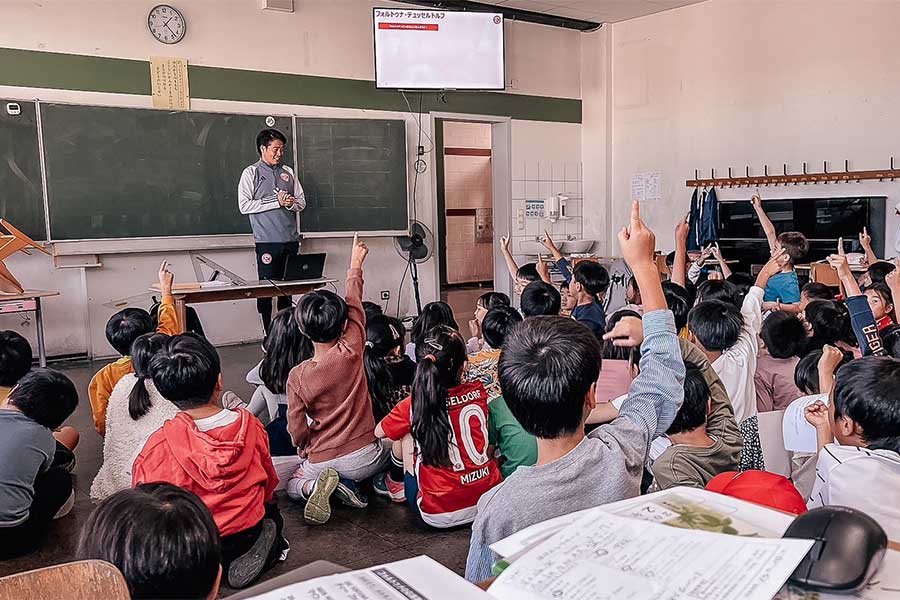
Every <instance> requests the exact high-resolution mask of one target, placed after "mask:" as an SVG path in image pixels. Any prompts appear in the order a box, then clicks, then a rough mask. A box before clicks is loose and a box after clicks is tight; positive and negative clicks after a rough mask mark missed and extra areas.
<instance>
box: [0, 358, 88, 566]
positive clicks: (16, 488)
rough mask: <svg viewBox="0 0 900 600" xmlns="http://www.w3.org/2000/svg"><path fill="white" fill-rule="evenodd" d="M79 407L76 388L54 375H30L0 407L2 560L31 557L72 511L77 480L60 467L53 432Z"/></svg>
mask: <svg viewBox="0 0 900 600" xmlns="http://www.w3.org/2000/svg"><path fill="white" fill-rule="evenodd" d="M77 405H78V392H76V391H75V385H74V384H73V383H72V382H71V380H69V378H68V377H66V376H65V375H63V374H62V373H60V372H58V371H54V370H52V369H37V370H35V371H32V372H30V373H28V374H26V375H25V376H24V377H22V378H21V379H20V380H19V382H18V384H17V385H16V387H15V388H13V390H12V391H11V392H10V394H9V396H7V397H6V398H4V399H3V400H2V401H0V430H2V431H3V435H2V436H0V453H2V455H3V460H0V558H12V557H14V556H19V555H22V554H25V553H27V552H30V551H31V550H32V549H34V548H35V546H36V545H37V544H38V543H39V542H40V541H42V539H43V535H44V533H45V532H46V530H47V529H48V527H49V525H50V523H51V521H52V520H53V519H57V518H59V517H63V516H65V515H66V514H68V512H69V511H70V510H71V508H72V505H73V504H74V502H75V490H74V489H73V487H72V475H71V474H70V473H69V471H67V470H66V468H65V466H60V465H57V464H55V461H54V458H55V456H56V454H57V452H56V447H57V445H58V444H59V441H58V440H56V439H55V438H54V434H53V430H54V429H56V428H58V427H59V426H60V425H62V424H63V422H64V421H65V420H66V419H67V418H69V416H70V415H71V414H72V413H73V412H74V411H75V407H76V406H77Z"/></svg>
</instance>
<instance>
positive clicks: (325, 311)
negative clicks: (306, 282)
mask: <svg viewBox="0 0 900 600" xmlns="http://www.w3.org/2000/svg"><path fill="white" fill-rule="evenodd" d="M294 320H296V321H297V325H298V326H299V327H300V331H301V332H302V333H303V335H305V336H306V337H308V338H309V339H311V340H312V341H314V342H319V343H326V342H333V341H334V340H336V339H338V338H339V337H341V333H343V332H344V325H345V324H346V323H347V303H346V302H344V299H343V298H341V297H340V296H338V295H337V294H335V293H334V292H332V291H330V290H316V291H314V292H309V293H308V294H304V295H303V296H302V297H301V298H300V301H299V302H297V308H296V310H295V311H294Z"/></svg>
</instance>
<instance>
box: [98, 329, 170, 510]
mask: <svg viewBox="0 0 900 600" xmlns="http://www.w3.org/2000/svg"><path fill="white" fill-rule="evenodd" d="M168 339H169V336H167V335H164V334H161V333H145V334H144V335H142V336H141V337H139V338H138V339H136V340H135V341H134V343H133V344H132V345H131V360H132V364H133V366H134V373H129V374H128V375H125V376H124V377H122V379H120V380H119V383H117V384H116V387H114V388H113V392H112V394H110V396H109V405H108V407H107V410H106V435H105V436H104V438H103V464H102V465H100V471H99V472H98V473H97V476H96V477H95V478H94V482H93V483H92V484H91V498H93V499H94V500H103V499H104V498H106V497H107V496H110V495H112V494H114V493H116V492H118V491H119V490H124V489H126V488H129V487H131V475H132V473H131V470H132V465H133V463H134V459H135V457H136V456H137V453H138V452H139V451H140V450H141V448H143V447H144V444H145V443H147V439H149V437H150V436H151V435H152V434H153V433H154V432H155V431H156V430H157V429H159V428H160V427H162V426H163V424H165V422H166V421H168V420H169V419H174V418H175V416H176V415H178V407H177V406H175V405H174V404H172V403H171V402H169V401H168V400H166V399H165V398H164V397H163V396H162V394H160V393H159V390H157V389H156V386H155V385H154V384H153V380H152V379H151V378H150V361H151V360H153V357H154V356H156V353H157V352H159V350H160V349H161V348H162V346H163V344H165V342H166V340H168Z"/></svg>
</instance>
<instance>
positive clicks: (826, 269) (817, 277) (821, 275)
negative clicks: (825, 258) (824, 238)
mask: <svg viewBox="0 0 900 600" xmlns="http://www.w3.org/2000/svg"><path fill="white" fill-rule="evenodd" d="M809 280H810V281H815V282H816V283H821V284H824V285H827V286H828V287H836V288H838V289H839V290H840V293H842V294H843V293H844V286H842V285H841V278H840V277H838V274H837V271H835V270H834V269H832V268H831V265H829V264H828V263H827V262H814V263H811V264H810V265H809Z"/></svg>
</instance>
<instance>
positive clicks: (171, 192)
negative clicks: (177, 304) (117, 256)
mask: <svg viewBox="0 0 900 600" xmlns="http://www.w3.org/2000/svg"><path fill="white" fill-rule="evenodd" d="M41 116H42V129H43V137H44V155H45V161H46V169H47V196H48V198H49V206H50V236H51V238H52V239H54V240H87V239H103V238H128V237H157V236H192V235H211V234H228V233H249V232H250V225H249V222H248V219H247V217H246V216H245V215H242V214H240V212H239V211H238V208H237V185H238V180H239V179H240V176H241V172H242V171H243V169H244V167H246V166H247V165H249V164H251V163H253V162H255V161H256V160H258V158H259V157H258V153H257V150H256V134H257V133H258V132H259V130H261V129H264V128H265V127H266V123H265V116H264V115H263V116H257V115H232V114H221V113H200V112H169V111H161V110H150V109H134V108H109V107H97V106H75V105H66V104H44V105H42V106H41ZM275 128H276V129H280V130H281V131H282V132H284V133H285V135H286V136H287V138H288V140H290V139H291V137H292V120H291V118H290V117H281V118H277V119H276V124H275ZM285 159H286V162H287V163H288V164H293V161H292V160H291V157H290V156H289V155H287V156H286V157H285Z"/></svg>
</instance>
